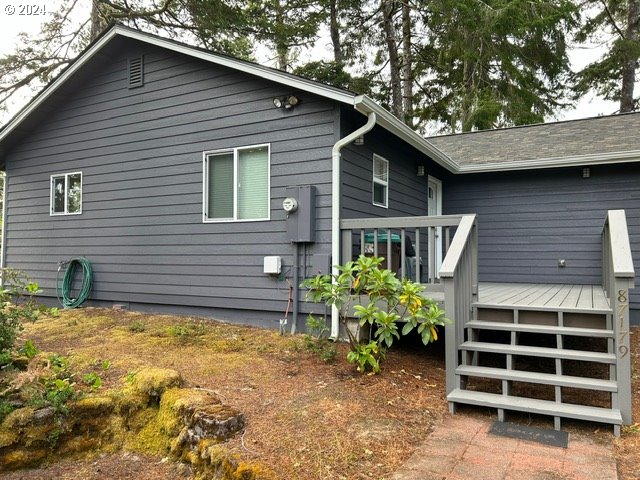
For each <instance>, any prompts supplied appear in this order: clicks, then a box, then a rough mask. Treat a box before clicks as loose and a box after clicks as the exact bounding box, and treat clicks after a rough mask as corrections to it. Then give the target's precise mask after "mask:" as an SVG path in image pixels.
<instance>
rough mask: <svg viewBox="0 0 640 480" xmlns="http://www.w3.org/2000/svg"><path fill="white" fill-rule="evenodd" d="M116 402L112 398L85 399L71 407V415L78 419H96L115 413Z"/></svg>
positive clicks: (77, 401)
mask: <svg viewBox="0 0 640 480" xmlns="http://www.w3.org/2000/svg"><path fill="white" fill-rule="evenodd" d="M114 408H115V402H114V400H113V398H111V397H107V396H104V397H85V398H81V399H79V400H76V401H75V402H73V403H72V404H71V405H70V408H69V410H70V413H71V415H72V416H74V417H76V418H96V417H102V416H105V415H109V414H111V413H112V412H113V411H114Z"/></svg>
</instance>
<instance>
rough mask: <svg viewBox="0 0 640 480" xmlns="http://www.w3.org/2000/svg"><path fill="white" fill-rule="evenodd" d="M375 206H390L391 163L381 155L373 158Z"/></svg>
mask: <svg viewBox="0 0 640 480" xmlns="http://www.w3.org/2000/svg"><path fill="white" fill-rule="evenodd" d="M373 204H374V205H377V206H378V207H385V208H387V207H388V206H389V162H388V161H387V160H385V159H384V158H382V157H381V156H379V155H374V156H373Z"/></svg>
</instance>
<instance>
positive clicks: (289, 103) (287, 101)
mask: <svg viewBox="0 0 640 480" xmlns="http://www.w3.org/2000/svg"><path fill="white" fill-rule="evenodd" d="M299 103H300V99H299V98H298V97H296V96H295V95H287V96H286V97H275V98H274V99H273V106H274V107H276V108H282V109H284V110H291V109H292V108H293V107H295V106H296V105H298V104H299Z"/></svg>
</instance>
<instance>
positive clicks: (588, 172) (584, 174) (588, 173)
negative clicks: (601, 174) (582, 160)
mask: <svg viewBox="0 0 640 480" xmlns="http://www.w3.org/2000/svg"><path fill="white" fill-rule="evenodd" d="M589 177H591V169H590V168H589V167H584V168H583V169H582V178H589Z"/></svg>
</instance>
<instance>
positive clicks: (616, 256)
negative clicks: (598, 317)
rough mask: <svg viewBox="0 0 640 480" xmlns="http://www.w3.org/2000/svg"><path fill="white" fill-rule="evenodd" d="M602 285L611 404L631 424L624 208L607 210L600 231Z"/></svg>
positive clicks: (629, 280) (629, 279)
mask: <svg viewBox="0 0 640 480" xmlns="http://www.w3.org/2000/svg"><path fill="white" fill-rule="evenodd" d="M602 253H603V255H602V257H603V258H602V261H603V266H602V267H603V268H602V272H603V279H602V286H603V288H604V289H605V290H606V291H607V294H608V296H609V302H610V304H611V310H612V312H613V313H612V314H613V318H612V322H611V323H612V327H613V332H614V335H615V338H614V342H613V343H614V346H615V352H613V353H614V354H615V356H616V363H615V365H616V367H615V380H616V384H617V386H618V390H617V392H616V393H614V394H613V395H612V404H613V405H612V406H613V407H614V408H618V409H619V410H620V414H621V416H622V422H623V423H624V424H625V425H631V423H632V410H631V358H630V357H631V345H630V341H629V333H630V332H629V289H631V288H633V287H634V280H635V270H634V266H633V258H632V257H631V245H630V241H629V232H628V229H627V218H626V215H625V212H624V210H609V211H608V212H607V219H606V221H605V224H604V228H603V232H602Z"/></svg>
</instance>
